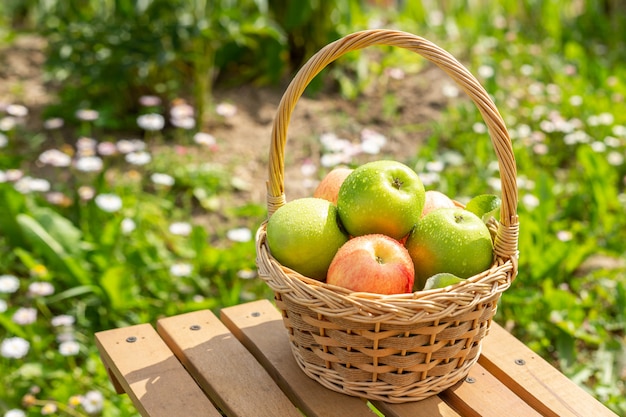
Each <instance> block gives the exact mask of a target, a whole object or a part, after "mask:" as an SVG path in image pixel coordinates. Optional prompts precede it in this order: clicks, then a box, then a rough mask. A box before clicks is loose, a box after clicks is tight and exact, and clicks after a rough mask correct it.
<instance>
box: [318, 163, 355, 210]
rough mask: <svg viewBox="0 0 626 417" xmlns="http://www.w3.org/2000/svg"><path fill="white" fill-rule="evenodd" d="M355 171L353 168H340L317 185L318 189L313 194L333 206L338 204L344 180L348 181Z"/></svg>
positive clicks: (331, 172) (335, 169)
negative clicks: (348, 177)
mask: <svg viewBox="0 0 626 417" xmlns="http://www.w3.org/2000/svg"><path fill="white" fill-rule="evenodd" d="M352 171H354V170H353V169H351V168H345V167H338V168H334V169H333V170H332V171H330V172H329V173H328V174H326V176H325V177H324V178H323V179H322V181H320V183H319V184H318V185H317V188H316V189H315V191H314V192H313V197H315V198H323V199H324V200H328V201H330V202H331V203H333V204H335V205H336V204H337V197H338V196H339V188H341V184H343V180H345V179H346V177H347V176H348V175H350V173H351V172H352Z"/></svg>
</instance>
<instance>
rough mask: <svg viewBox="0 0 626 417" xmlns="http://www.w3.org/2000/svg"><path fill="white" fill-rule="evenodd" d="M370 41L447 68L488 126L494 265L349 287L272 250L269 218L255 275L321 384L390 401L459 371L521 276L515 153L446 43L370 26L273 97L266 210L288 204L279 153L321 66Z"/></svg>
mask: <svg viewBox="0 0 626 417" xmlns="http://www.w3.org/2000/svg"><path fill="white" fill-rule="evenodd" d="M372 45H391V46H396V47H401V48H406V49H408V50H410V51H413V52H416V53H417V54H419V55H421V56H423V57H425V58H426V59H428V60H430V61H432V62H433V63H435V64H436V65H437V66H439V67H440V68H441V69H443V70H444V71H445V72H446V73H447V74H448V75H449V76H450V77H451V78H452V79H453V80H454V81H455V82H456V83H457V84H458V85H459V86H460V87H461V88H462V89H463V90H464V91H465V92H466V93H467V94H468V95H469V96H470V98H471V99H472V100H473V101H474V103H475V105H476V106H477V108H478V109H479V110H480V112H481V114H482V117H483V119H484V121H485V123H486V124H487V126H488V129H489V134H490V136H491V140H492V144H493V146H494V149H495V153H496V156H497V158H498V163H499V168H500V177H501V183H502V196H501V198H502V206H501V210H500V213H501V216H500V221H499V222H497V221H493V222H492V223H491V224H490V229H491V230H492V233H493V236H494V254H495V256H494V259H495V260H494V263H493V265H492V267H491V268H490V269H489V270H487V271H485V272H483V273H481V274H479V275H476V276H473V277H471V278H469V279H467V280H466V281H465V282H463V283H461V284H459V285H455V286H452V287H448V288H446V289H437V290H429V291H418V292H415V293H412V294H398V295H378V294H370V293H351V292H350V291H348V290H344V289H342V288H338V287H335V286H331V285H327V284H325V283H322V282H319V281H316V280H314V279H310V278H307V277H304V276H302V275H300V274H298V273H297V272H295V271H293V270H291V269H289V268H286V267H284V266H282V265H281V264H280V263H279V262H277V261H276V260H275V259H274V258H273V257H272V256H271V254H270V251H269V248H268V245H267V242H266V223H263V224H262V225H261V226H260V228H259V230H258V232H257V236H256V238H257V265H258V268H259V275H260V276H261V278H262V279H263V280H264V281H265V282H266V283H267V284H268V285H269V287H270V288H271V289H272V290H273V291H274V293H275V298H276V304H277V306H278V307H279V308H280V309H281V310H282V312H283V317H284V324H285V326H286V328H287V330H288V332H289V336H290V341H291V346H292V351H293V354H294V357H295V358H296V360H297V362H298V364H299V365H300V367H301V368H302V369H303V371H304V372H305V373H306V374H307V375H309V376H310V377H311V378H313V379H315V380H317V381H318V382H320V383H321V384H322V385H324V386H326V387H328V388H330V389H332V390H335V391H339V392H343V393H346V394H349V395H354V396H359V397H364V398H369V399H377V400H382V401H387V402H407V401H415V400H420V399H424V398H426V397H429V396H431V395H433V394H436V393H439V392H441V391H442V390H444V389H446V388H448V387H450V386H452V385H454V384H455V383H457V382H458V381H460V380H462V379H463V378H465V376H466V375H467V373H468V371H469V368H470V367H471V366H472V365H473V364H474V363H475V362H476V361H477V359H478V356H479V354H480V348H481V340H482V339H483V338H484V337H485V336H486V334H487V332H488V330H489V326H490V324H491V320H492V317H493V315H494V314H495V312H496V308H497V302H498V299H499V298H500V295H501V294H502V292H503V291H505V290H506V289H507V288H508V287H509V286H510V284H511V282H512V280H513V279H514V278H515V276H516V275H517V242H518V218H517V214H516V209H517V185H516V168H515V158H514V155H513V150H512V147H511V141H510V138H509V136H508V132H507V130H506V126H505V124H504V122H503V120H502V117H501V116H500V114H499V112H498V110H497V108H496V107H495V105H494V103H493V102H492V100H491V98H490V97H489V95H488V94H487V92H486V91H485V90H484V89H483V87H482V86H481V85H480V83H479V82H478V81H477V80H476V79H475V77H474V76H473V75H472V74H471V73H470V72H469V71H468V70H467V69H465V68H464V67H463V65H462V64H460V63H459V62H458V61H457V60H456V59H455V58H454V57H453V56H451V55H450V54H449V53H448V52H446V51H445V50H443V49H441V48H439V47H438V46H436V45H434V44H433V43H431V42H429V41H428V40H426V39H423V38H421V37H419V36H415V35H412V34H409V33H405V32H400V31H392V30H367V31H362V32H356V33H353V34H351V35H348V36H346V37H344V38H342V39H339V40H337V41H335V42H333V43H331V44H329V45H327V46H326V47H324V48H323V49H321V50H320V51H319V52H318V53H317V54H315V55H314V56H313V57H311V59H310V60H309V61H308V62H307V63H306V64H305V65H304V66H303V67H302V69H301V70H300V71H299V72H298V74H297V75H296V76H295V77H294V79H293V80H292V82H291V84H290V85H289V87H288V88H287V90H286V92H285V94H284V95H283V97H282V100H281V102H280V104H279V107H278V111H277V115H276V118H275V120H274V126H273V132H272V144H271V149H270V160H269V180H268V184H267V185H268V196H267V204H268V212H269V215H270V216H271V215H272V213H274V212H275V211H276V210H277V209H278V208H279V207H281V206H282V205H284V204H285V202H286V197H285V193H284V151H285V144H286V140H287V128H288V125H289V121H290V117H291V113H292V111H293V109H294V107H295V105H296V102H297V101H298V99H299V98H300V96H301V95H302V93H303V92H304V90H305V88H306V86H307V85H308V83H309V82H310V81H311V80H312V79H313V78H314V77H315V75H316V74H318V73H319V72H320V71H321V70H322V69H323V68H324V67H325V66H326V65H328V64H329V63H331V62H332V61H334V60H335V59H337V58H339V57H340V56H342V55H344V54H345V53H347V52H350V51H353V50H358V49H362V48H365V47H369V46H372Z"/></svg>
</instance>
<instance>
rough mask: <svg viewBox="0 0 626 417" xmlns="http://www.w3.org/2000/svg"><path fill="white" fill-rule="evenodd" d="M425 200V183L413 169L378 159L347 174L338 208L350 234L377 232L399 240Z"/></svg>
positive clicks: (419, 211) (410, 225)
mask: <svg viewBox="0 0 626 417" xmlns="http://www.w3.org/2000/svg"><path fill="white" fill-rule="evenodd" d="M424 201H425V190H424V185H423V184H422V181H421V180H420V178H419V176H418V175H417V173H416V172H415V171H413V170H412V169H411V168H409V167H408V166H406V165H404V164H402V163H400V162H396V161H389V160H381V161H375V162H369V163H366V164H363V165H361V166H360V167H358V168H356V169H355V170H354V171H352V173H351V174H350V175H348V176H347V177H346V179H345V180H344V182H343V184H342V185H341V188H340V189H339V197H338V199H337V208H338V209H339V217H340V219H341V222H342V224H343V226H344V227H345V229H346V231H347V232H348V233H349V234H350V235H351V236H362V235H368V234H377V233H380V234H384V235H387V236H391V237H392V238H394V239H398V240H400V239H402V238H403V237H405V236H406V235H407V234H408V233H409V232H410V231H411V229H412V228H413V227H414V226H415V224H416V223H417V221H418V220H419V219H420V217H421V214H422V209H423V207H424Z"/></svg>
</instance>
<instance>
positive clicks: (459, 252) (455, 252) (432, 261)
mask: <svg viewBox="0 0 626 417" xmlns="http://www.w3.org/2000/svg"><path fill="white" fill-rule="evenodd" d="M406 248H407V249H408V251H409V254H410V255H411V259H412V260H413V266H414V267H415V283H416V289H418V290H419V289H422V288H423V287H424V285H425V283H426V280H427V279H428V278H429V277H431V276H433V275H435V274H439V273H442V272H447V273H450V274H454V275H456V276H457V277H459V278H468V277H471V276H473V275H476V274H478V273H480V272H482V271H485V270H486V269H488V268H489V267H490V266H491V264H492V261H493V242H492V241H491V234H490V233H489V229H488V228H487V226H486V225H485V223H484V222H483V221H482V219H481V218H480V217H478V216H476V215H475V214H474V213H471V212H469V211H467V210H464V209H462V208H459V207H457V208H440V209H437V210H434V211H431V212H430V213H428V214H427V215H426V216H424V217H423V218H422V219H421V220H420V221H419V222H418V223H417V225H416V226H415V228H414V229H413V230H412V231H411V234H410V235H409V237H408V239H407V241H406Z"/></svg>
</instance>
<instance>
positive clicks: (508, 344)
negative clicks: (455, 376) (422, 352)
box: [478, 323, 616, 417]
mask: <svg viewBox="0 0 626 417" xmlns="http://www.w3.org/2000/svg"><path fill="white" fill-rule="evenodd" d="M478 361H479V363H480V364H481V365H482V366H484V367H485V369H486V370H488V371H489V372H491V373H492V374H493V375H495V376H496V377H497V378H498V379H500V380H501V381H502V382H503V383H504V384H505V385H506V386H508V387H509V388H510V389H511V390H512V391H513V392H515V393H516V394H517V395H519V396H520V397H522V398H523V399H524V400H525V401H526V402H527V403H529V404H530V405H531V406H532V407H533V408H535V409H536V410H538V411H539V412H540V413H542V414H543V415H545V416H549V417H571V416H576V417H589V416H593V417H600V416H612V417H615V416H616V414H614V413H613V412H612V411H611V410H609V409H608V408H606V407H605V406H604V405H603V404H602V403H600V402H599V401H597V400H596V399H595V398H593V397H592V396H591V395H589V394H588V393H587V392H586V391H585V390H583V389H582V388H581V387H579V386H578V385H576V384H575V383H574V382H573V381H571V380H569V379H568V378H567V377H566V376H564V375H563V374H562V373H561V372H559V371H558V370H557V369H556V368H554V367H553V366H552V365H550V364H549V363H548V362H547V361H546V360H544V359H543V358H541V357H540V356H539V355H537V354H536V353H534V352H533V351H532V350H530V349H529V348H528V347H526V345H524V344H523V343H522V342H520V341H519V340H518V339H516V338H515V337H514V336H513V335H511V334H510V333H509V332H507V331H506V330H504V329H503V328H502V327H501V326H499V325H498V324H497V323H492V326H491V329H490V331H489V336H487V337H486V338H485V340H484V341H483V349H482V355H481V356H480V358H479V360H478Z"/></svg>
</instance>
